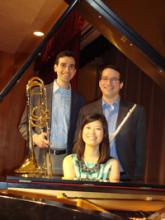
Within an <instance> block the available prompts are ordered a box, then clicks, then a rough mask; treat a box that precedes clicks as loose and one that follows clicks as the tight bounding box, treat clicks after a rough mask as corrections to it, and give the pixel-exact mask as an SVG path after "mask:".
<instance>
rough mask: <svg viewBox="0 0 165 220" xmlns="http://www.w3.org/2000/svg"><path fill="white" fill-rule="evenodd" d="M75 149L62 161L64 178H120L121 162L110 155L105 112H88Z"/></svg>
mask: <svg viewBox="0 0 165 220" xmlns="http://www.w3.org/2000/svg"><path fill="white" fill-rule="evenodd" d="M74 152H75V153H74V154H70V155H68V156H66V157H65V158H64V160H63V173H64V179H81V180H83V179H84V180H99V181H105V180H108V181H110V182H118V181H119V179H120V172H119V163H118V161H117V160H116V159H113V158H110V156H109V155H110V152H109V138H108V128H107V122H106V119H105V117H104V116H103V115H101V114H93V115H88V116H87V117H86V118H85V119H84V121H83V123H82V126H81V129H80V132H79V136H78V140H77V142H76V143H75V145H74Z"/></svg>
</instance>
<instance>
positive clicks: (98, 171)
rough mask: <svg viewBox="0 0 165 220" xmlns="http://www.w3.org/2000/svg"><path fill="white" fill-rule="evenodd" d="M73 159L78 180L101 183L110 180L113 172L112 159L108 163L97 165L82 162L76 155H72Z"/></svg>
mask: <svg viewBox="0 0 165 220" xmlns="http://www.w3.org/2000/svg"><path fill="white" fill-rule="evenodd" d="M71 157H72V161H73V164H74V167H75V172H76V179H81V180H83V179H84V180H99V181H105V180H108V179H109V174H110V172H111V163H110V160H111V159H109V160H108V161H107V162H106V163H103V164H97V163H88V162H83V161H80V160H78V158H77V155H76V154H71Z"/></svg>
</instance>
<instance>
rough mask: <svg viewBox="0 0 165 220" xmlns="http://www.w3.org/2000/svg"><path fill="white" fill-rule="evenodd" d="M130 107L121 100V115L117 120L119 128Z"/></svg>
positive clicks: (119, 114)
mask: <svg viewBox="0 0 165 220" xmlns="http://www.w3.org/2000/svg"><path fill="white" fill-rule="evenodd" d="M128 110H129V107H128V106H127V105H125V103H124V101H122V100H120V103H119V113H118V118H117V126H118V125H119V124H120V123H121V122H122V120H123V118H124V117H125V116H126V115H127V113H128Z"/></svg>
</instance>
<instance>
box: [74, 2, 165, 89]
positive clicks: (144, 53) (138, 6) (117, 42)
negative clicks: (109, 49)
mask: <svg viewBox="0 0 165 220" xmlns="http://www.w3.org/2000/svg"><path fill="white" fill-rule="evenodd" d="M77 10H78V11H79V13H80V14H81V15H82V17H84V18H85V19H86V20H87V21H88V22H90V23H91V24H92V25H93V26H94V27H95V28H96V29H97V30H98V31H99V32H100V33H101V34H103V35H104V36H105V37H106V38H107V39H108V40H109V41H110V42H111V43H112V44H113V45H114V46H115V47H116V48H117V49H118V50H120V51H121V52H122V53H123V54H125V55H126V56H127V57H128V58H129V59H130V60H132V61H133V62H134V63H135V64H136V65H137V66H138V67H139V68H140V69H141V70H142V71H144V72H145V73H146V74H147V75H148V76H149V77H150V78H152V79H153V80H154V81H155V82H156V83H157V84H158V85H159V86H160V87H161V88H163V89H165V41H164V39H165V38H164V36H163V35H164V30H165V23H164V21H165V13H164V11H165V4H164V3H163V1H162V0H152V1H150V2H147V1H142V0H135V1H131V0H126V1H122V2H120V3H119V2H118V1H115V0H93V1H90V0H84V1H80V3H79V4H77Z"/></svg>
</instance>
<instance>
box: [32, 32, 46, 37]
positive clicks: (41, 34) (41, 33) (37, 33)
mask: <svg viewBox="0 0 165 220" xmlns="http://www.w3.org/2000/svg"><path fill="white" fill-rule="evenodd" d="M33 34H34V35H35V36H37V37H42V36H44V33H43V32H41V31H34V32H33Z"/></svg>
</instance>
